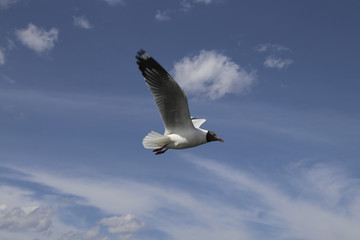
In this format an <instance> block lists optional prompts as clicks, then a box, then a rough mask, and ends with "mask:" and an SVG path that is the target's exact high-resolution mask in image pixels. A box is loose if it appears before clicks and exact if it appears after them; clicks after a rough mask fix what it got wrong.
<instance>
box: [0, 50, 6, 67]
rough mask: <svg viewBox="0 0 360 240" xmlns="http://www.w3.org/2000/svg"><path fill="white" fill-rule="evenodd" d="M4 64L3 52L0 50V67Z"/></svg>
mask: <svg viewBox="0 0 360 240" xmlns="http://www.w3.org/2000/svg"><path fill="white" fill-rule="evenodd" d="M4 64H5V53H4V50H3V49H1V48H0V65H4Z"/></svg>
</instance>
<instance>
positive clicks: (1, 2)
mask: <svg viewBox="0 0 360 240" xmlns="http://www.w3.org/2000/svg"><path fill="white" fill-rule="evenodd" d="M17 2H19V0H0V10H1V9H6V8H8V7H9V6H10V5H11V4H15V3H17Z"/></svg>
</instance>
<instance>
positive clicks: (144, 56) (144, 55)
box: [136, 49, 150, 64]
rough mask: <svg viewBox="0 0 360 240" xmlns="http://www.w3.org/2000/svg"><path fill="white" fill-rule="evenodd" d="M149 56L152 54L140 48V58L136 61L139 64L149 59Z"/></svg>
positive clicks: (138, 56) (137, 56) (138, 55)
mask: <svg viewBox="0 0 360 240" xmlns="http://www.w3.org/2000/svg"><path fill="white" fill-rule="evenodd" d="M149 58H150V55H149V54H148V53H147V52H145V50H143V49H140V50H139V51H138V52H137V55H136V59H137V60H138V61H137V62H136V63H138V64H139V63H140V62H141V61H144V60H147V59H149Z"/></svg>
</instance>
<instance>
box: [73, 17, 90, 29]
mask: <svg viewBox="0 0 360 240" xmlns="http://www.w3.org/2000/svg"><path fill="white" fill-rule="evenodd" d="M73 19H74V26H76V27H80V28H84V29H91V28H93V25H92V24H91V23H90V22H89V20H88V19H87V18H86V17H85V16H79V17H76V16H73Z"/></svg>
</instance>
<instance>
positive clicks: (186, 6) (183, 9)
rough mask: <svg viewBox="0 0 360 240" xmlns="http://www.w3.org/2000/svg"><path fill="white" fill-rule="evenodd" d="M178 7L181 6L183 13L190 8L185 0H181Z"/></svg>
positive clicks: (189, 4)
mask: <svg viewBox="0 0 360 240" xmlns="http://www.w3.org/2000/svg"><path fill="white" fill-rule="evenodd" d="M180 6H181V11H184V12H188V11H189V10H190V9H191V8H192V5H191V3H190V2H189V1H187V0H181V1H180Z"/></svg>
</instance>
